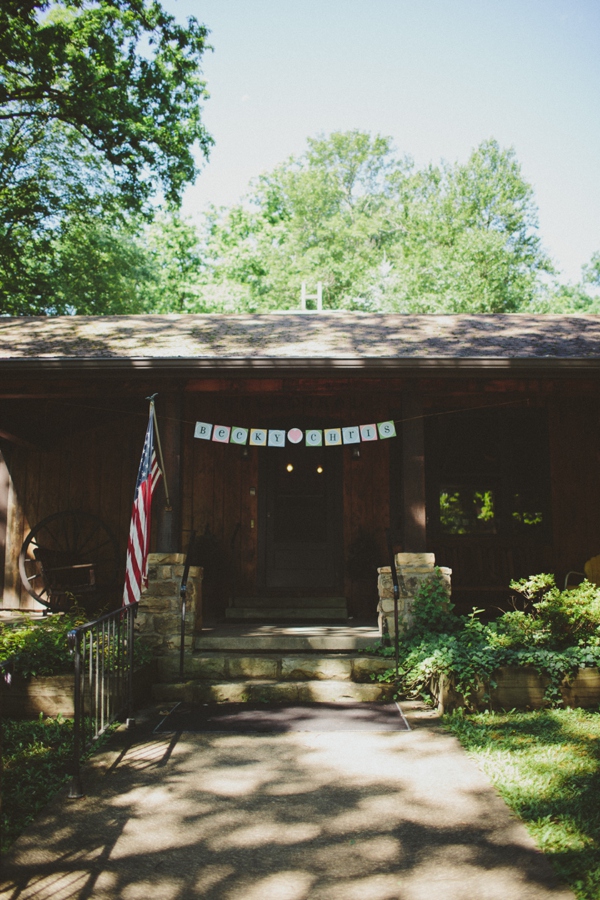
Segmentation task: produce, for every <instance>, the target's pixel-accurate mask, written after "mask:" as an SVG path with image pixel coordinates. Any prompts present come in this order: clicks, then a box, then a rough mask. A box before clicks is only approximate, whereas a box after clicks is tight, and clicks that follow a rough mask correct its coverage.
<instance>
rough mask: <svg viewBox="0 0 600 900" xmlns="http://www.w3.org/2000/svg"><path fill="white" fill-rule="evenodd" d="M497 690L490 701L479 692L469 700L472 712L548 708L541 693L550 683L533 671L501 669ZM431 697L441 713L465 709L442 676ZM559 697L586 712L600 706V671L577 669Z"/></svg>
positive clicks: (497, 675)
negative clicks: (476, 710) (477, 710)
mask: <svg viewBox="0 0 600 900" xmlns="http://www.w3.org/2000/svg"><path fill="white" fill-rule="evenodd" d="M494 681H496V682H497V687H495V688H492V689H491V690H490V692H489V693H490V700H484V699H483V695H484V693H485V691H484V689H483V688H482V689H481V690H479V691H478V692H477V693H476V694H475V695H472V696H471V698H470V706H472V707H474V708H475V709H479V710H483V709H490V708H491V709H496V710H502V709H543V708H544V707H546V706H548V705H549V704H548V702H547V701H546V700H545V699H544V693H545V691H546V688H547V687H548V682H549V679H548V677H547V676H545V675H540V674H539V672H537V670H536V669H533V668H531V667H525V666H503V667H502V668H500V669H498V671H497V672H495V673H494ZM431 689H432V694H433V696H434V699H435V700H436V702H437V705H438V711H439V712H440V713H444V712H452V710H453V709H458V708H459V707H464V706H465V698H464V696H463V695H462V694H459V693H457V691H456V690H455V689H454V684H453V683H452V681H451V679H448V678H446V677H444V676H442V678H441V679H439V680H437V681H435V682H432V684H431ZM561 694H562V697H563V701H564V704H565V706H572V707H581V708H582V709H588V708H590V707H596V706H598V704H600V671H599V670H598V669H579V671H578V672H577V675H576V676H575V678H573V680H572V681H571V682H567V681H563V683H562V685H561Z"/></svg>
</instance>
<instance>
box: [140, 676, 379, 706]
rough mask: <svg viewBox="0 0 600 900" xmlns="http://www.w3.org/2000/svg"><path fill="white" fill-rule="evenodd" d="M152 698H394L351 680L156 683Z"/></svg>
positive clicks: (340, 700) (202, 700) (282, 700)
mask: <svg viewBox="0 0 600 900" xmlns="http://www.w3.org/2000/svg"><path fill="white" fill-rule="evenodd" d="M152 695H153V699H154V700H155V701H156V702H158V703H168V702H177V701H185V702H188V703H211V702H212V703H215V702H216V703H246V702H263V703H348V702H365V703H378V702H382V703H383V702H388V701H389V700H391V699H393V696H392V695H393V686H392V685H389V684H386V685H382V684H355V683H354V682H352V681H274V680H267V679H264V680H258V679H256V680H245V681H227V682H218V681H187V682H182V683H170V684H155V685H154V686H153V688H152Z"/></svg>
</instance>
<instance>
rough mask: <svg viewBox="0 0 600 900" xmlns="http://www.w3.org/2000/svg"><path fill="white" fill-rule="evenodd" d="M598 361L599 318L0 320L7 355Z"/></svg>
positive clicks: (1, 346) (338, 315) (0, 357)
mask: <svg viewBox="0 0 600 900" xmlns="http://www.w3.org/2000/svg"><path fill="white" fill-rule="evenodd" d="M64 359H69V360H98V361H99V360H113V361H118V360H134V359H135V360H182V361H183V360H198V361H200V360H206V361H211V360H214V361H215V362H216V361H218V360H248V361H249V363H250V362H251V361H261V360H264V361H269V360H273V361H280V363H281V364H282V363H284V361H285V360H290V361H291V360H315V361H321V362H324V361H326V360H348V361H352V360H355V361H357V362H358V361H363V360H364V361H367V360H381V361H390V363H392V362H393V361H398V362H401V361H403V360H406V361H407V362H408V361H409V360H412V361H415V362H416V361H417V360H430V361H432V362H433V361H434V360H451V359H456V360H489V361H491V360H493V359H499V360H518V359H521V360H542V359H546V360H550V359H557V360H565V361H566V360H576V359H579V360H589V361H592V360H595V359H598V360H600V316H556V315H543V316H527V315H478V316H468V315H456V316H433V315H426V316H403V315H373V314H368V313H342V312H332V313H323V314H299V313H282V314H270V315H162V316H159V315H147V316H104V317H100V316H59V317H56V318H50V317H47V318H44V317H35V318H25V317H23V318H0V363H1V362H3V361H9V360H14V361H18V360H23V361H25V360H28V361H29V362H33V361H35V360H40V361H42V360H64Z"/></svg>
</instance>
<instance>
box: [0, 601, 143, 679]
mask: <svg viewBox="0 0 600 900" xmlns="http://www.w3.org/2000/svg"><path fill="white" fill-rule="evenodd" d="M86 621H87V617H86V614H85V611H84V610H81V609H77V608H73V609H72V610H71V612H69V613H65V614H63V615H54V616H47V617H46V618H44V619H39V620H36V621H33V620H32V619H25V620H23V621H21V622H19V623H17V624H13V625H10V624H0V661H1V660H6V659H12V661H13V665H14V672H15V674H17V675H21V676H23V677H24V678H30V677H32V676H36V675H62V674H67V673H68V672H72V671H73V656H72V654H71V652H70V650H69V647H68V640H67V636H68V633H69V631H71V630H72V629H73V628H77V627H78V626H80V625H83V624H84V623H85V622H86ZM99 640H102V638H100V639H99ZM133 650H134V663H135V665H136V666H142V665H145V664H146V663H148V662H150V660H151V659H152V658H153V651H152V648H151V647H149V646H148V645H146V644H144V643H143V642H141V641H139V640H136V641H134V647H133ZM117 658H118V659H119V661H121V660H122V655H121V654H120V652H119V651H118V650H117V649H116V648H115V647H107V653H106V659H105V665H107V666H109V667H110V665H111V660H116V659H117Z"/></svg>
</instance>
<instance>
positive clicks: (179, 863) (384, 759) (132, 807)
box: [0, 710, 573, 900]
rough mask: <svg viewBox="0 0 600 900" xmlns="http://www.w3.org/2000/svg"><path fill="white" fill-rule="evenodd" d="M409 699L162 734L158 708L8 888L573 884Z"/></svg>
mask: <svg viewBox="0 0 600 900" xmlns="http://www.w3.org/2000/svg"><path fill="white" fill-rule="evenodd" d="M407 715H408V718H409V721H410V722H411V725H412V726H414V730H412V731H410V732H402V731H399V730H395V731H391V730H388V731H383V730H377V731H375V730H368V729H362V730H355V731H345V730H333V729H331V730H322V731H313V730H302V731H295V730H290V731H283V732H279V733H267V732H264V733H251V732H246V733H243V732H241V731H240V732H236V731H233V730H232V731H229V732H217V731H212V732H211V731H204V732H191V731H183V732H182V731H181V730H174V731H173V732H171V733H169V732H168V730H167V733H157V734H153V733H152V729H153V728H154V727H155V726H156V725H157V723H158V722H159V721H160V718H161V717H160V716H159V715H158V710H155V711H153V714H152V715H151V716H150V717H149V718H148V719H147V722H146V724H145V725H144V726H142V727H140V728H139V729H138V731H137V733H136V734H135V736H134V739H133V740H132V739H131V738H130V737H128V735H127V733H126V732H122V733H120V734H119V735H118V736H117V743H116V744H113V745H112V746H111V749H110V750H109V751H107V752H105V753H104V754H103V755H102V756H100V757H97V758H96V759H95V761H94V765H93V766H92V767H90V769H89V770H88V772H87V777H86V781H85V784H86V788H87V791H88V793H87V796H86V797H85V798H84V799H83V800H80V801H68V800H67V799H66V797H65V796H64V795H63V796H61V797H59V798H57V800H56V801H55V802H54V803H53V804H52V805H51V806H50V807H48V809H47V810H46V811H45V813H44V814H42V816H41V817H40V818H39V819H38V820H37V821H36V822H35V823H34V824H33V825H32V827H31V828H30V829H29V830H28V831H27V832H26V833H25V834H24V835H23V836H22V837H21V838H20V839H19V840H18V841H17V843H16V844H15V845H14V847H13V849H12V851H11V852H10V854H9V855H8V857H7V859H6V861H5V866H4V872H3V881H2V889H1V891H0V897H2V898H3V900H4V898H7V900H8V898H10V900H26V898H31V900H33V898H35V900H46V898H50V897H52V898H53V900H76V898H77V900H84V898H88V897H93V898H94V900H104V898H111V900H112V898H125V900H147V898H148V897H149V896H153V897H157V898H160V900H179V898H181V900H184V898H203V900H355V898H356V900H393V898H401V900H431V898H435V900H513V898H514V900H550V898H553V900H572V898H573V895H572V894H571V893H570V891H568V890H567V889H565V888H564V887H562V886H561V885H560V884H558V882H557V880H556V878H555V877H554V875H553V873H552V871H551V868H550V865H549V863H548V861H547V860H546V859H545V858H544V857H543V856H542V854H541V853H540V852H539V851H538V850H536V848H535V847H534V845H533V842H532V841H531V839H530V838H529V836H528V835H527V833H526V831H525V829H524V827H523V826H522V824H521V823H520V822H518V821H517V820H516V819H515V818H514V817H513V816H512V815H511V814H510V812H509V811H508V809H507V807H506V806H505V804H504V803H503V802H502V800H501V799H500V798H499V797H498V795H497V794H496V793H495V791H494V790H493V789H492V788H491V786H490V785H489V782H488V781H487V779H486V778H485V777H484V776H483V775H482V774H481V773H480V772H479V770H478V769H477V768H476V766H475V765H474V763H472V762H471V761H470V760H469V759H468V758H467V757H466V755H465V754H464V752H463V751H462V750H461V748H460V747H459V745H458V743H457V741H456V740H455V739H454V738H453V737H452V736H450V735H448V734H446V733H444V732H443V731H441V730H440V729H439V727H437V725H436V724H435V722H434V721H427V720H426V719H425V720H423V719H421V720H419V719H416V718H415V716H414V715H413V716H411V714H410V713H408V714H407ZM162 730H163V732H164V731H165V728H164V727H163V728H162ZM159 731H160V729H159ZM119 742H120V744H119Z"/></svg>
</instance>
